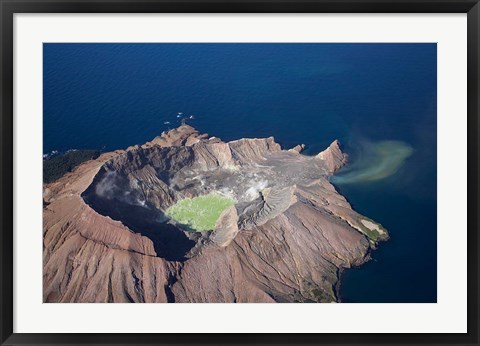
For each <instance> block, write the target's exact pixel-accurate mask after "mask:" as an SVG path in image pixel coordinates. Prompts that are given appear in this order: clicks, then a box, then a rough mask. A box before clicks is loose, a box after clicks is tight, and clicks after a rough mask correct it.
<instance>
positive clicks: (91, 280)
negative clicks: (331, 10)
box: [43, 124, 388, 303]
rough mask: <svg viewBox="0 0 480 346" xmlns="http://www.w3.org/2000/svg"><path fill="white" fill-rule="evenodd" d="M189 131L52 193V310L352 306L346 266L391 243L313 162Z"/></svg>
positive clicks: (48, 200)
mask: <svg viewBox="0 0 480 346" xmlns="http://www.w3.org/2000/svg"><path fill="white" fill-rule="evenodd" d="M303 147H304V146H303V145H298V146H296V147H294V148H292V149H289V150H284V149H282V148H281V146H280V145H279V144H278V143H276V142H275V140H274V138H273V137H269V138H260V139H259V138H243V139H239V140H234V141H230V142H223V141H222V140H220V139H219V138H216V137H209V136H208V135H207V134H201V133H200V132H199V131H197V130H196V129H194V128H193V127H191V126H189V125H186V124H184V125H182V126H180V127H178V128H175V129H173V130H170V131H168V132H163V133H162V134H161V135H160V136H158V137H156V138H154V139H153V140H152V141H150V142H147V143H145V144H143V145H135V146H131V147H129V148H127V149H126V150H117V151H113V152H108V153H103V154H102V155H100V156H99V157H98V158H96V159H93V160H89V161H86V162H84V163H82V164H80V165H79V166H77V167H76V168H75V169H74V170H73V171H72V172H69V173H67V174H66V175H64V176H63V177H61V178H60V179H58V180H56V181H54V182H52V183H48V184H44V187H43V203H44V207H43V208H44V209H43V246H44V256H43V280H44V281H43V300H44V302H56V303H58V302H81V303H86V302H92V303H93V302H111V303H124V302H139V303H140V302H144V303H156V302H158V303H167V302H181V303H233V302H237V303H242V302H246V303H247V302H248V303H254V302H259V303H266V302H272V303H273V302H280V303H281V302H289V303H300V302H341V297H339V295H338V287H339V282H340V276H341V273H342V271H343V270H345V269H348V268H351V267H354V266H360V265H362V264H363V263H365V262H366V261H368V260H369V259H370V253H371V251H372V249H375V248H376V246H377V245H378V243H379V242H380V241H383V240H387V239H388V232H387V231H386V230H385V228H384V227H382V225H380V224H379V223H377V222H375V221H373V220H371V219H370V218H368V217H366V216H363V215H360V214H359V213H357V212H355V211H354V210H353V209H352V207H351V206H350V204H349V203H348V201H347V200H346V199H345V198H344V197H343V196H342V195H340V194H339V193H338V192H337V191H336V189H335V187H334V186H333V185H332V184H331V183H330V182H329V178H330V177H331V176H332V175H333V174H334V173H335V172H336V171H338V170H339V169H340V168H341V167H342V166H344V165H345V164H346V163H347V156H346V155H345V154H344V153H343V152H342V151H341V148H340V145H339V142H338V141H334V142H333V143H332V144H331V145H330V146H329V147H328V148H327V149H325V150H324V151H322V152H321V153H319V154H318V155H315V156H307V155H303V154H302V153H301V151H302V149H303Z"/></svg>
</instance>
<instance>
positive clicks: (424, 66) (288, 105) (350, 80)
mask: <svg viewBox="0 0 480 346" xmlns="http://www.w3.org/2000/svg"><path fill="white" fill-rule="evenodd" d="M43 48H44V61H43V63H44V70H43V72H44V79H43V80H44V88H43V90H44V112H43V116H44V118H43V126H44V128H43V133H44V148H43V152H44V153H49V152H51V151H53V150H58V151H66V150H69V149H102V150H105V151H109V150H113V149H123V148H126V147H127V146H130V145H133V144H141V143H144V142H146V141H148V140H151V139H152V138H154V137H155V136H157V135H158V134H160V133H161V132H162V131H164V130H166V129H168V128H173V127H176V126H178V125H179V123H180V118H177V114H178V113H179V112H182V113H183V116H187V117H188V116H190V115H194V119H193V120H187V123H189V124H191V125H192V126H194V127H196V128H197V129H198V130H200V131H201V132H206V133H209V134H210V135H212V136H217V137H220V138H222V139H223V140H225V141H229V140H233V139H238V138H241V137H268V136H274V137H275V139H276V141H278V142H279V143H280V144H282V146H283V147H285V148H289V147H293V146H294V145H296V144H299V143H304V144H305V145H306V151H305V153H306V154H316V153H318V152H319V151H321V150H323V149H324V148H326V147H327V146H328V145H329V144H330V143H331V142H332V141H333V140H334V139H339V140H340V142H341V143H342V145H343V148H344V150H345V151H346V152H347V153H349V154H350V162H351V166H352V167H360V168H359V169H360V170H362V169H363V170H365V169H368V167H366V166H368V164H370V165H371V166H376V165H379V163H378V161H376V160H371V159H369V158H368V157H366V154H365V150H363V151H362V150H359V149H358V148H362V147H365V143H367V146H368V145H370V146H372V143H373V144H375V143H378V142H379V141H384V140H394V141H401V142H402V143H404V144H405V145H408V146H409V147H411V148H412V150H413V151H412V154H411V156H409V157H408V158H406V159H405V161H404V162H403V164H402V165H400V166H399V167H397V168H396V169H395V170H394V173H392V174H390V175H388V176H386V177H383V178H382V179H377V180H372V181H359V182H349V183H342V181H341V180H338V181H337V182H336V181H335V179H334V180H333V182H334V183H335V185H336V187H337V189H338V190H339V191H340V192H341V193H342V194H343V195H344V196H345V197H346V198H347V199H348V200H349V202H350V203H351V204H352V206H353V207H354V209H355V210H357V211H358V212H359V213H362V214H364V215H366V216H368V217H370V218H371V219H373V220H375V221H377V222H380V223H381V224H382V225H383V226H384V227H385V228H386V229H388V231H389V233H390V240H389V241H387V242H384V243H381V244H380V245H379V248H378V249H377V250H376V251H374V252H373V253H372V257H373V260H372V261H370V262H368V263H367V264H365V265H364V266H362V267H360V268H357V269H351V270H348V271H346V272H345V273H344V275H343V277H342V285H341V290H340V296H341V299H342V301H344V302H436V299H437V274H436V266H437V262H436V256H437V253H436V245H437V235H436V232H437V230H436V229H437V221H436V184H437V181H436V174H437V173H436V172H437V170H436V148H437V147H436V140H437V138H436V112H437V110H436V104H437V99H436V97H437V96H436V90H437V79H436V78H437V77H436V71H437V63H436V61H437V57H436V44H44V46H43ZM166 122H169V123H170V124H168V123H167V124H166ZM368 143H369V144H368ZM389 155H390V153H387V154H386V159H388V156H389ZM367 156H368V150H367ZM384 159H385V158H384ZM362 160H363V161H362ZM346 170H347V171H348V167H347V168H346ZM353 173H355V170H354V171H353ZM350 174H352V172H350ZM341 176H342V172H340V173H339V177H341Z"/></svg>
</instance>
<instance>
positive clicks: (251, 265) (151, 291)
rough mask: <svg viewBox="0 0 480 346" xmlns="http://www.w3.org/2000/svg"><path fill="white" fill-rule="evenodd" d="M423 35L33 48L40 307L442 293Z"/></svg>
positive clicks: (433, 72) (429, 66)
mask: <svg viewBox="0 0 480 346" xmlns="http://www.w3.org/2000/svg"><path fill="white" fill-rule="evenodd" d="M436 153H437V45H436V44H435V43H44V44H43V301H44V302H45V303H436V302H437V156H436V155H437V154H436Z"/></svg>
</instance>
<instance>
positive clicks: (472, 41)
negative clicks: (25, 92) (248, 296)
mask: <svg viewBox="0 0 480 346" xmlns="http://www.w3.org/2000/svg"><path fill="white" fill-rule="evenodd" d="M0 6H1V7H0V11H1V28H2V33H1V54H0V56H1V105H2V106H1V157H0V181H1V185H0V189H1V190H0V191H1V208H0V220H1V224H2V229H1V232H0V242H1V254H0V256H1V257H0V258H1V266H0V270H1V272H0V276H1V286H0V287H1V300H0V302H1V306H0V311H1V312H0V313H1V323H0V328H1V329H0V341H1V343H2V345H27V344H28V345H37V344H38V345H40V344H42V345H60V344H65V345H87V344H92V345H170V344H171V345H174V344H175V345H177V344H183V345H189V344H192V345H193V344H200V343H202V344H236V345H243V344H245V345H247V344H249V345H251V344H292V345H294V344H297V345H299V344H322V345H328V344H332V345H333V344H335V345H339V344H345V345H346V344H357V345H367V344H372V345H373V344H375V345H387V344H402V345H407V344H410V345H414V344H418V345H420V344H422V345H425V344H429V345H440V344H442V345H478V344H479V339H478V327H479V320H478V315H479V314H478V313H479V301H478V295H479V285H478V280H479V275H478V273H479V266H478V250H479V249H480V246H479V237H478V231H479V228H478V214H479V208H478V192H479V184H478V165H479V160H478V153H479V135H478V134H479V132H480V128H479V121H478V119H479V116H480V114H479V103H480V101H479V100H480V88H479V84H480V69H479V65H480V56H479V50H480V38H479V37H480V36H479V30H480V28H479V18H480V4H479V1H478V0H420V1H417V0H393V1H389V0H301V1H295V0H284V1H282V0H263V1H260V0H247V1H226V0H210V1H205V0H201V1H192V0H187V1H183V0H176V1H172V0H167V1H165V0H139V1H135V0H110V1H109V0H100V1H95V0H93V1H91V0H84V1H65V0H40V1H35V0H30V1H15V0H1V1H0ZM341 12H345V13H467V15H468V17H467V18H468V19H467V20H468V24H467V25H468V26H467V27H468V34H467V35H468V37H467V41H468V80H467V83H468V108H467V109H468V138H467V141H468V149H467V154H468V268H467V269H468V333H466V334H430V333H428V334H427V333H425V334H408V333H405V334H107V333H104V334H47V333H46V334H23V333H14V332H13V317H14V311H13V297H14V294H15V293H14V291H13V230H14V223H13V201H14V198H15V196H14V195H13V181H14V179H15V177H14V171H13V159H14V157H13V155H14V154H13V153H14V147H13V120H14V119H13V63H14V61H13V35H14V28H13V17H14V14H16V13H341Z"/></svg>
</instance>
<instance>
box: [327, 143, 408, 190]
mask: <svg viewBox="0 0 480 346" xmlns="http://www.w3.org/2000/svg"><path fill="white" fill-rule="evenodd" d="M412 154H413V148H412V147H411V146H410V145H408V144H407V143H405V142H401V141H393V140H388V141H380V142H362V143H360V148H359V154H358V155H356V158H355V159H354V161H353V162H352V163H351V164H349V165H347V167H345V169H344V170H342V171H340V172H339V173H338V175H336V176H334V177H332V182H334V183H337V184H355V183H366V182H372V181H377V180H382V179H385V178H387V177H389V176H392V175H394V174H395V173H397V172H398V170H399V169H400V168H401V167H402V166H403V164H404V163H405V160H406V159H407V158H408V157H410V156H411V155H412Z"/></svg>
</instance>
